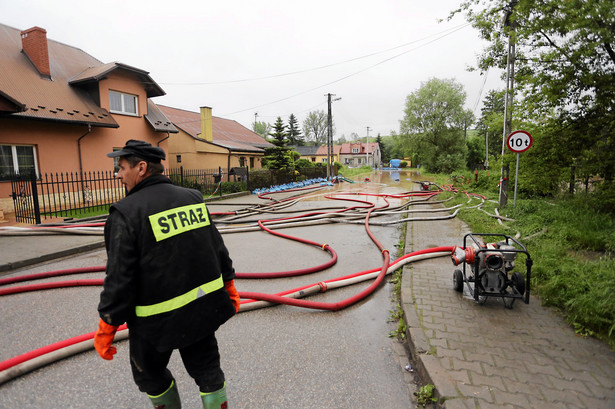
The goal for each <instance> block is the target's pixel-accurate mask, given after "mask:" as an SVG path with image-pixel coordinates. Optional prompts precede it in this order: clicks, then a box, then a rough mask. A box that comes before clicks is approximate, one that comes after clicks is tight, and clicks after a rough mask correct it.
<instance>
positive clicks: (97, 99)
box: [0, 24, 178, 213]
mask: <svg viewBox="0 0 615 409" xmlns="http://www.w3.org/2000/svg"><path fill="white" fill-rule="evenodd" d="M0 73H1V74H0V210H4V211H5V212H7V213H10V212H12V211H13V203H12V199H11V194H12V192H11V183H10V182H9V181H8V180H9V179H10V177H11V176H12V175H13V174H23V173H29V172H31V171H34V172H35V173H36V174H37V175H39V176H40V175H41V174H43V173H47V174H51V173H57V172H80V171H83V172H90V171H112V170H113V166H114V164H113V161H112V160H111V159H109V158H107V157H106V155H105V154H106V153H107V152H111V151H112V150H113V149H118V148H120V147H122V146H124V143H125V142H126V141H127V140H128V139H140V140H144V141H147V142H150V143H151V144H153V145H156V146H160V147H161V148H163V149H164V150H165V151H167V147H168V138H169V136H170V134H171V133H177V132H178V131H177V129H176V128H175V127H174V126H173V124H172V123H171V122H170V121H169V120H168V119H167V118H166V117H165V116H164V114H163V113H162V112H161V111H160V109H159V108H158V107H157V106H156V104H154V103H153V102H152V101H151V98H153V97H157V96H162V95H165V92H164V91H163V90H162V88H160V86H158V84H156V82H154V80H153V79H152V78H151V77H150V76H149V73H148V72H147V71H143V70H141V69H139V68H135V67H131V66H129V65H125V64H122V63H118V62H113V63H108V64H104V63H102V62H101V61H99V60H97V59H96V58H94V57H92V56H91V55H89V54H87V53H85V52H84V51H82V50H80V49H78V48H75V47H71V46H69V45H65V44H62V43H59V42H56V41H53V40H48V39H47V32H46V31H45V30H44V29H42V28H40V27H33V28H30V29H28V30H24V31H20V30H18V29H15V28H12V27H9V26H6V25H2V24H0ZM165 165H166V164H165Z"/></svg>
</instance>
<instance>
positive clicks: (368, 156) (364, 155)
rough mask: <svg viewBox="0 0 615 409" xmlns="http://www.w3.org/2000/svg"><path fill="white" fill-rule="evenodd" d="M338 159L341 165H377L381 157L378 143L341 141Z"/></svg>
mask: <svg viewBox="0 0 615 409" xmlns="http://www.w3.org/2000/svg"><path fill="white" fill-rule="evenodd" d="M339 158H340V159H339V160H340V163H341V164H342V165H345V166H348V167H351V168H352V167H360V166H366V165H367V166H371V167H377V166H378V165H379V164H380V162H381V160H382V159H381V158H382V154H381V152H380V145H379V144H378V143H377V142H370V143H363V142H355V143H343V144H342V146H341V150H340V154H339Z"/></svg>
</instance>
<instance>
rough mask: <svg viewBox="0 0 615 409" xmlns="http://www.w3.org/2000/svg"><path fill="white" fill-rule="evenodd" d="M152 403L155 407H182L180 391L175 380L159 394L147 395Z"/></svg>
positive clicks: (172, 408) (174, 408)
mask: <svg viewBox="0 0 615 409" xmlns="http://www.w3.org/2000/svg"><path fill="white" fill-rule="evenodd" d="M147 396H148V397H149V398H150V400H151V401H152V403H153V404H154V409H181V407H182V403H181V401H180V400H179V392H178V391H177V385H176V384H175V381H171V386H169V389H167V390H166V391H164V392H163V393H161V394H160V395H158V396H152V395H147Z"/></svg>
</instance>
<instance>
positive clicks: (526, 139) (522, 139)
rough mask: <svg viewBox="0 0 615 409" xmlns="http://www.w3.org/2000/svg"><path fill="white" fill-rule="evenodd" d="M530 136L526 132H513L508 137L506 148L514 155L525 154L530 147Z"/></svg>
mask: <svg viewBox="0 0 615 409" xmlns="http://www.w3.org/2000/svg"><path fill="white" fill-rule="evenodd" d="M532 142H533V141H532V135H530V133H529V132H526V131H515V132H513V133H511V134H510V135H508V138H507V139H506V146H508V149H510V150H511V151H513V152H515V153H521V152H525V151H526V150H528V149H530V146H532Z"/></svg>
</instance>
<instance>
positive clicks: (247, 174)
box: [246, 166, 250, 192]
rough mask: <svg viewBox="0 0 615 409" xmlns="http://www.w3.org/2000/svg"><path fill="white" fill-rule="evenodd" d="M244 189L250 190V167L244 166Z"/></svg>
mask: <svg viewBox="0 0 615 409" xmlns="http://www.w3.org/2000/svg"><path fill="white" fill-rule="evenodd" d="M246 189H247V190H248V192H249V191H250V168H249V167H248V166H246Z"/></svg>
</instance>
